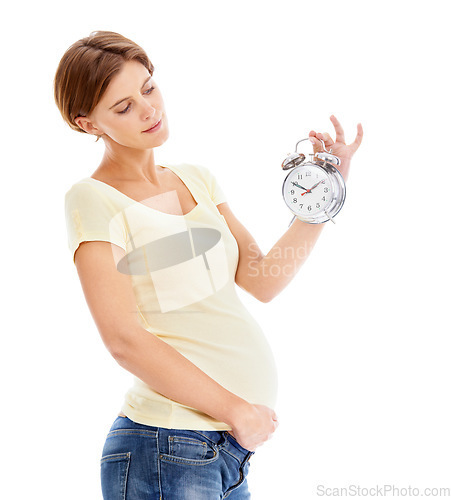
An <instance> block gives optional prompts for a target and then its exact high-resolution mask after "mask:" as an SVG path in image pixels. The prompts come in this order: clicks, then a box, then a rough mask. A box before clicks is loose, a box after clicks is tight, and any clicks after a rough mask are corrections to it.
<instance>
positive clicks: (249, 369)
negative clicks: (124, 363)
mask: <svg viewBox="0 0 451 500" xmlns="http://www.w3.org/2000/svg"><path fill="white" fill-rule="evenodd" d="M218 330H219V331H218ZM163 340H165V341H166V342H168V343H169V344H170V345H172V346H173V347H174V348H175V349H176V350H177V351H179V352H180V353H181V354H182V355H183V356H185V357H186V358H188V359H189V360H190V361H191V362H192V363H194V364H195V365H196V366H197V367H198V368H200V369H201V370H202V371H203V372H205V373H206V374H207V375H209V376H210V377H211V378H213V379H214V380H216V382H218V383H219V384H220V385H222V386H223V387H225V388H226V389H227V390H229V391H231V392H232V393H234V394H236V395H237V396H240V397H241V398H243V399H244V400H246V401H248V402H249V403H252V404H263V405H266V406H269V407H270V408H273V409H274V407H275V404H276V399H277V369H276V365H275V361H274V356H273V353H272V351H271V348H270V346H269V344H268V342H267V340H266V337H265V335H264V334H263V332H262V331H261V329H260V328H259V327H257V328H256V327H255V325H253V328H252V329H250V328H249V327H248V328H245V329H234V330H233V331H230V330H229V331H222V332H221V329H220V328H219V329H217V331H216V332H214V334H211V335H210V336H209V338H197V339H196V340H193V339H186V338H183V337H178V338H174V337H173V336H171V338H168V337H166V338H164V339H163Z"/></svg>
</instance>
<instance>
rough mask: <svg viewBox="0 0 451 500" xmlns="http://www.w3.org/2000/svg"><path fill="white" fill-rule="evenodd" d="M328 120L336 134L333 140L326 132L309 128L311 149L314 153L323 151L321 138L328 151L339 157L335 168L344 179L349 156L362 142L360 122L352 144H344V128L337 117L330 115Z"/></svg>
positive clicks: (346, 174) (347, 170)
mask: <svg viewBox="0 0 451 500" xmlns="http://www.w3.org/2000/svg"><path fill="white" fill-rule="evenodd" d="M330 121H331V122H332V124H333V126H334V128H335V134H336V139H335V142H334V141H333V139H332V138H331V137H330V135H329V134H328V133H327V132H326V133H321V132H315V131H314V130H311V131H310V133H309V138H310V141H311V142H312V144H313V150H314V152H315V154H316V153H318V152H319V151H323V144H322V143H321V140H322V141H324V144H325V146H326V148H327V150H328V152H331V153H332V154H333V155H335V156H338V158H340V162H341V163H340V165H339V166H338V167H337V168H338V170H339V171H340V173H341V175H342V176H343V179H344V180H345V181H346V180H347V178H348V174H349V166H350V163H351V158H352V157H353V156H354V153H355V152H356V151H357V149H358V148H359V146H360V144H361V143H362V138H363V128H362V124H361V123H359V124H358V125H357V136H356V138H355V140H354V142H353V143H352V144H346V142H345V134H344V130H343V127H342V126H341V125H340V122H339V121H338V120H337V118H335V116H334V115H332V116H331V117H330ZM331 149H332V151H330V150H331Z"/></svg>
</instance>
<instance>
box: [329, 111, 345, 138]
mask: <svg viewBox="0 0 451 500" xmlns="http://www.w3.org/2000/svg"><path fill="white" fill-rule="evenodd" d="M330 121H331V122H332V125H333V126H334V129H335V136H336V138H335V140H336V142H342V143H343V144H345V132H344V130H343V127H342V126H341V124H340V122H339V121H338V120H337V118H336V117H335V116H334V115H331V117H330Z"/></svg>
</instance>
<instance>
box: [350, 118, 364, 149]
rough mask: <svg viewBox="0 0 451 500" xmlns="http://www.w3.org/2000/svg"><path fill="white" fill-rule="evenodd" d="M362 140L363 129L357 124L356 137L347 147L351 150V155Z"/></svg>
mask: <svg viewBox="0 0 451 500" xmlns="http://www.w3.org/2000/svg"><path fill="white" fill-rule="evenodd" d="M362 139H363V127H362V124H361V123H359V124H358V125H357V135H356V138H355V141H354V142H353V143H352V144H350V146H349V147H350V148H352V151H353V153H355V152H356V151H357V150H358V149H359V146H360V144H362Z"/></svg>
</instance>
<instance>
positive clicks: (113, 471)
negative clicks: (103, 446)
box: [100, 453, 131, 500]
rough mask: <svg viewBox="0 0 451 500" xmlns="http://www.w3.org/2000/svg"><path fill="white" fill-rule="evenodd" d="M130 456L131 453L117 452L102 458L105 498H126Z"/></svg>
mask: <svg viewBox="0 0 451 500" xmlns="http://www.w3.org/2000/svg"><path fill="white" fill-rule="evenodd" d="M130 456H131V454H130V453H117V454H114V455H105V456H104V457H102V459H101V460H100V474H101V484H102V495H103V499H104V500H125V495H126V489H127V478H128V469H129V466H130Z"/></svg>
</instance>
